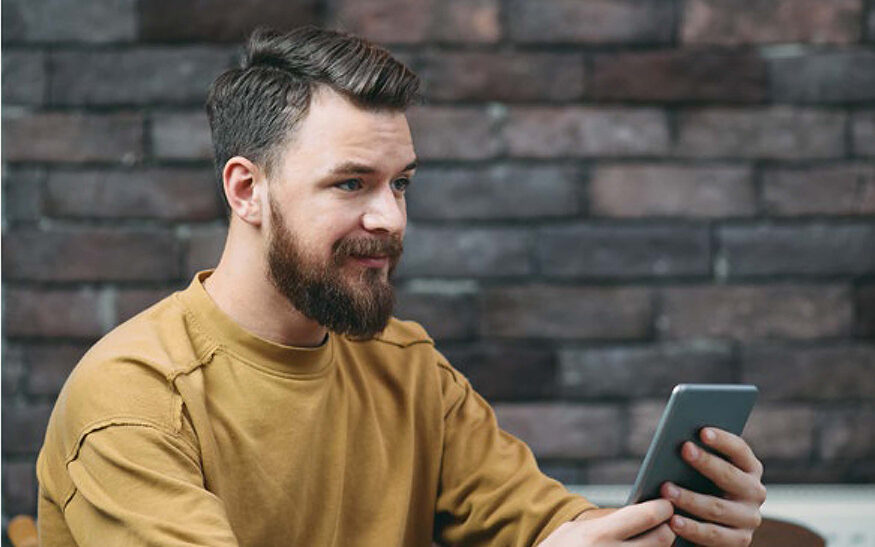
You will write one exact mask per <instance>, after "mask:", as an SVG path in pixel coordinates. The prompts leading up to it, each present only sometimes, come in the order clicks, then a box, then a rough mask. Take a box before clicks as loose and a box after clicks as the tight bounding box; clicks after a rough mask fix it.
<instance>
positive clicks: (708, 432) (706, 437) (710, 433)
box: [702, 427, 717, 442]
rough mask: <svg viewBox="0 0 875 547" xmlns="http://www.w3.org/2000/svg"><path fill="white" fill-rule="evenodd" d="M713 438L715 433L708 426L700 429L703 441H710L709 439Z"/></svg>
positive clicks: (715, 436)
mask: <svg viewBox="0 0 875 547" xmlns="http://www.w3.org/2000/svg"><path fill="white" fill-rule="evenodd" d="M715 438H717V435H715V434H714V430H712V429H709V428H707V427H706V428H705V429H703V430H702V439H703V440H704V441H705V442H711V441H713V440H714V439H715Z"/></svg>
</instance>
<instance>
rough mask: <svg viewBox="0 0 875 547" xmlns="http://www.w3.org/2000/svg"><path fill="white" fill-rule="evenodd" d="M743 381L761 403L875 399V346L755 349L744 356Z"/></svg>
mask: <svg viewBox="0 0 875 547" xmlns="http://www.w3.org/2000/svg"><path fill="white" fill-rule="evenodd" d="M742 370H743V374H742V379H743V381H744V382H749V383H752V384H756V385H757V386H758V387H759V388H760V398H761V399H777V400H798V401H815V400H836V401H844V400H849V399H864V400H865V399H870V400H871V399H875V346H873V345H871V344H870V345H866V344H856V345H852V346H838V347H830V346H816V347H793V346H786V345H755V346H753V347H750V348H747V349H745V351H744V352H743V355H742Z"/></svg>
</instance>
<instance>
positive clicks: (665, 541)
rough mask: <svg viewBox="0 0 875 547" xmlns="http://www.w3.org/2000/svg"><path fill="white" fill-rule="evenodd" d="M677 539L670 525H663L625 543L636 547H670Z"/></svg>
mask: <svg viewBox="0 0 875 547" xmlns="http://www.w3.org/2000/svg"><path fill="white" fill-rule="evenodd" d="M675 537H677V536H676V535H675V533H674V532H672V530H671V527H670V526H669V525H668V523H663V524H660V525H659V526H657V527H656V528H654V529H653V530H651V531H649V532H647V533H646V534H644V535H642V536H640V537H637V538H635V539H632V540H629V541H626V542H624V545H630V546H634V547H670V545H671V544H672V543H674V538H675Z"/></svg>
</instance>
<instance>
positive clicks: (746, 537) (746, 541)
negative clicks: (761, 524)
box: [738, 530, 753, 547]
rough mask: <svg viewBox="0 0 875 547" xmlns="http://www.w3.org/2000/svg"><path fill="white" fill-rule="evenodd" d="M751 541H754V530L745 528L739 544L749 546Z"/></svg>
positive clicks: (743, 546) (744, 546)
mask: <svg viewBox="0 0 875 547" xmlns="http://www.w3.org/2000/svg"><path fill="white" fill-rule="evenodd" d="M751 543H753V532H751V531H750V530H745V531H744V532H742V533H741V534H740V535H739V541H738V544H739V545H741V546H742V547H747V546H748V545H750V544H751Z"/></svg>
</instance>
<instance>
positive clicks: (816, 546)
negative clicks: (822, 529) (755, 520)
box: [751, 518, 826, 547]
mask: <svg viewBox="0 0 875 547" xmlns="http://www.w3.org/2000/svg"><path fill="white" fill-rule="evenodd" d="M825 545H826V540H825V539H824V538H823V537H821V536H820V534H818V533H816V532H814V531H812V530H809V529H808V528H806V527H804V526H802V525H801V524H796V523H794V522H788V521H786V520H778V519H773V518H764V519H763V523H762V524H761V525H760V527H759V528H757V531H756V532H754V535H753V543H751V546H752V547H824V546H825Z"/></svg>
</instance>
